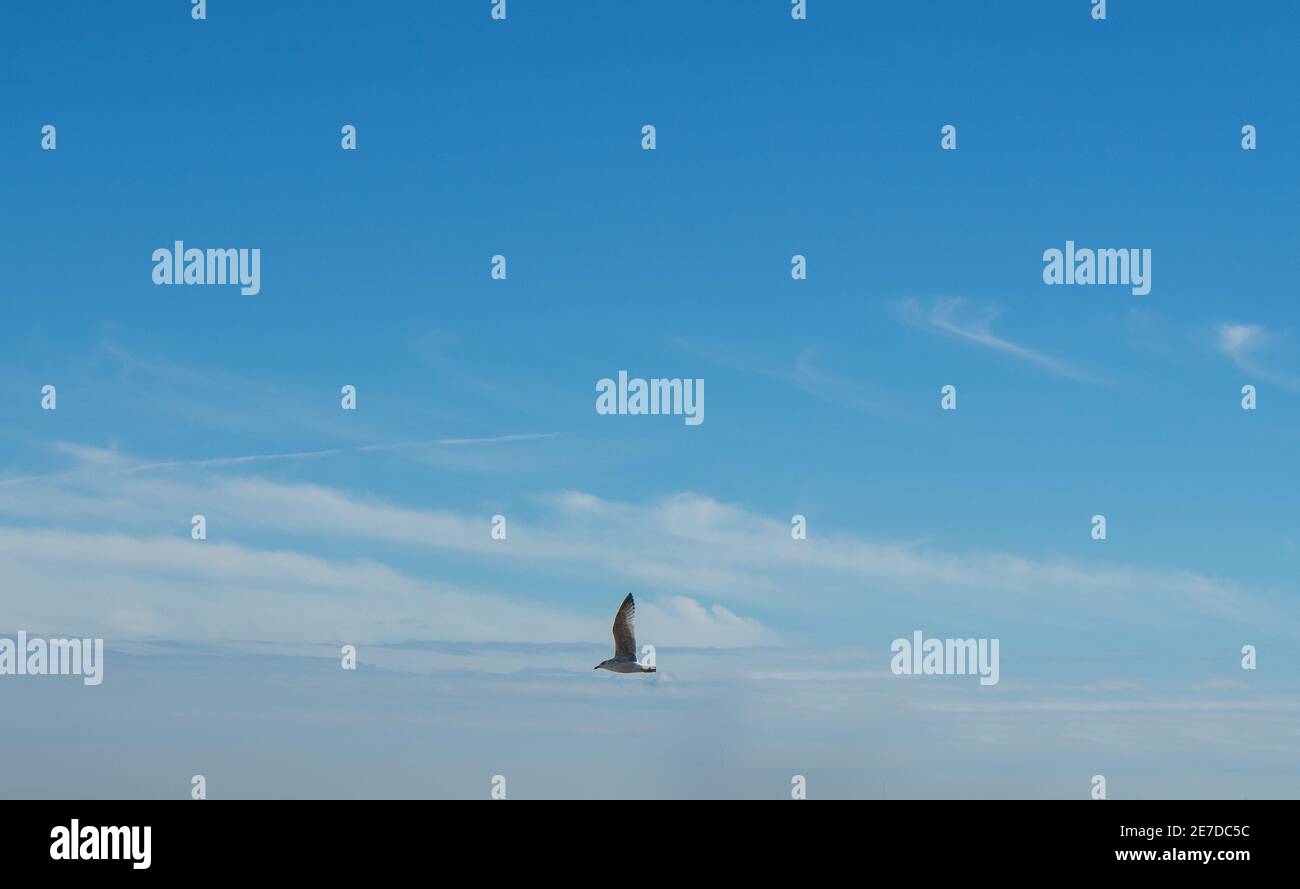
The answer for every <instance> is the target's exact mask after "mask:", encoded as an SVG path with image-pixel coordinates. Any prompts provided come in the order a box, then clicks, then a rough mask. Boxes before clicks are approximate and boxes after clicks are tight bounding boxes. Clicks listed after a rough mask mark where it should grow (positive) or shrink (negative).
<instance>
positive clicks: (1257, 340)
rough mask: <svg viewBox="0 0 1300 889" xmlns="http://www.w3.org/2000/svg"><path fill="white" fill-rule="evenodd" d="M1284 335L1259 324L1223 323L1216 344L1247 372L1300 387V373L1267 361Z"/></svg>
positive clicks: (1271, 381)
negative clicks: (1278, 367) (1277, 368)
mask: <svg viewBox="0 0 1300 889" xmlns="http://www.w3.org/2000/svg"><path fill="white" fill-rule="evenodd" d="M1279 339H1280V338H1279V337H1278V336H1277V335H1276V334H1274V333H1273V332H1272V331H1270V330H1268V329H1267V328H1266V327H1264V326H1262V325H1259V324H1235V323H1225V324H1220V325H1219V326H1218V327H1217V328H1215V332H1214V347H1215V349H1216V350H1217V351H1218V352H1219V353H1220V354H1222V355H1224V356H1226V357H1227V358H1228V359H1230V360H1231V361H1232V363H1233V364H1235V365H1237V367H1239V368H1240V369H1241V370H1244V371H1245V372H1246V373H1249V374H1253V375H1254V376H1256V377H1258V378H1259V379H1261V380H1264V381H1266V382H1269V383H1274V384H1276V385H1279V386H1282V387H1284V388H1287V389H1291V390H1294V391H1300V377H1297V376H1295V375H1294V374H1290V373H1286V372H1284V371H1278V370H1276V369H1275V368H1274V367H1273V366H1271V365H1269V364H1267V363H1266V361H1267V360H1268V356H1269V354H1270V352H1271V351H1272V349H1273V348H1274V346H1275V345H1276V344H1277V342H1278V340H1279Z"/></svg>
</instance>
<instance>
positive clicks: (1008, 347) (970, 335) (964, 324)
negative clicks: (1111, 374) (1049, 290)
mask: <svg viewBox="0 0 1300 889" xmlns="http://www.w3.org/2000/svg"><path fill="white" fill-rule="evenodd" d="M1000 314H1001V312H1000V310H998V309H996V308H995V307H992V306H980V307H970V306H969V304H968V303H967V301H966V300H965V299H963V298H962V297H949V298H946V299H940V300H935V301H934V302H931V303H930V304H928V305H926V304H923V303H922V302H921V301H920V300H918V299H916V298H908V299H905V300H903V301H902V302H901V303H900V304H899V309H898V315H899V318H900V319H901V320H902V321H903V322H904V323H906V324H910V325H911V326H913V327H916V328H918V329H920V330H926V331H929V332H930V333H937V334H941V335H943V336H949V337H953V338H955V339H959V340H963V341H964V342H968V343H973V344H974V345H977V346H984V347H985V348H988V349H993V350H995V351H998V352H1002V353H1004V354H1007V355H1011V356H1012V357H1014V358H1018V359H1020V360H1021V361H1027V362H1029V363H1030V364H1035V365H1037V366H1038V367H1041V368H1043V369H1044V370H1047V371H1049V372H1051V373H1054V374H1056V375H1057V376H1061V377H1065V378H1066V379H1070V380H1077V381H1079V382H1084V383H1095V382H1099V381H1098V380H1097V379H1096V378H1095V377H1094V376H1092V375H1091V374H1088V373H1085V372H1083V371H1081V370H1079V369H1077V368H1075V367H1073V366H1071V365H1070V364H1068V363H1066V362H1064V361H1062V360H1060V359H1058V358H1053V357H1052V356H1050V355H1046V354H1044V353H1042V352H1038V351H1036V350H1034V349H1031V348H1029V347H1028V346H1023V345H1021V344H1019V343H1016V342H1012V341H1011V340H1009V339H1006V338H1005V337H1001V336H998V335H997V334H995V333H994V332H993V322H994V320H996V319H997V317H998V316H999V315H1000Z"/></svg>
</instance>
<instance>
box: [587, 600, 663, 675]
mask: <svg viewBox="0 0 1300 889" xmlns="http://www.w3.org/2000/svg"><path fill="white" fill-rule="evenodd" d="M601 667H604V668H605V669H606V670H610V671H612V672H614V673H653V672H655V668H654V667H643V666H641V665H640V664H639V663H637V659H636V603H635V602H633V601H632V594H631V593H628V594H627V598H626V599H624V600H623V604H622V605H620V606H618V614H616V615H614V656H613V657H612V658H610V659H609V660H607V661H602V662H600V663H599V664H597V665H596V666H594V667H592V669H593V670H599V669H600V668H601Z"/></svg>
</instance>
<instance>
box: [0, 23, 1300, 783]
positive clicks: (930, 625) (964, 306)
mask: <svg viewBox="0 0 1300 889" xmlns="http://www.w3.org/2000/svg"><path fill="white" fill-rule="evenodd" d="M490 5H491V4H490V3H489V2H487V0H483V2H469V0H465V2H456V3H452V2H446V3H438V4H420V3H397V2H395V3H386V4H380V5H378V6H374V5H371V6H366V5H362V4H345V3H316V4H261V3H252V2H236V0H224V2H223V0H213V2H211V3H210V4H209V10H208V20H207V21H204V22H195V21H192V20H191V19H190V17H189V12H188V8H187V7H188V4H186V3H181V2H147V3H138V4H120V3H110V4H86V5H84V8H82V7H78V8H75V9H73V8H62V7H57V6H49V5H39V4H25V5H23V6H22V7H20V8H18V9H16V10H13V11H12V12H11V13H10V15H9V19H10V27H8V28H6V38H7V39H4V44H3V48H4V50H5V52H4V53H3V54H0V57H2V58H3V59H4V61H3V62H0V64H2V65H4V66H6V68H7V70H5V72H4V73H5V82H7V83H9V84H10V85H11V88H10V89H9V90H6V96H5V106H6V121H7V124H6V126H5V127H4V128H3V133H2V136H0V168H3V170H4V175H3V176H0V203H2V204H3V206H4V207H5V209H6V210H7V212H5V213H3V214H0V238H3V240H4V243H5V245H6V249H5V256H6V262H5V270H6V275H5V279H4V284H3V287H2V288H0V297H2V298H3V306H4V319H5V322H6V323H5V324H3V325H0V563H3V573H4V575H5V576H6V577H7V581H6V583H5V584H4V585H3V589H0V605H2V606H3V607H0V633H6V634H10V635H12V634H13V633H15V632H17V631H18V630H20V629H25V630H28V631H29V632H32V633H45V634H50V635H61V634H69V635H78V636H82V635H87V634H93V635H100V636H103V637H104V638H105V640H106V646H107V647H108V649H109V652H110V659H109V662H108V664H107V667H106V676H107V678H106V681H105V683H104V684H103V685H102V686H98V687H95V688H85V689H83V688H81V687H79V686H78V687H71V686H66V684H60V681H59V680H54V679H44V680H35V679H30V678H29V679H26V680H20V679H18V678H14V677H11V678H7V679H6V680H5V681H4V682H3V683H0V694H3V695H4V696H5V698H6V699H9V700H12V701H13V702H15V704H16V706H15V707H5V708H2V709H0V727H3V726H4V725H5V724H11V725H25V724H33V721H34V720H35V721H36V722H35V724H50V721H52V720H56V717H57V714H60V713H62V714H65V715H66V714H68V713H72V714H94V716H93V720H94V723H93V726H94V727H91V728H87V729H86V731H85V732H84V733H82V734H80V735H78V736H77V737H75V738H69V739H65V741H64V744H66V745H67V749H62V748H60V747H53V746H50V745H48V744H46V742H45V741H44V740H43V739H38V738H36V737H31V738H30V739H29V740H26V741H23V742H21V744H20V749H19V754H20V755H18V756H14V757H9V758H7V761H6V763H4V764H0V779H3V780H0V786H4V787H8V788H11V791H10V793H12V794H13V795H32V796H40V795H48V794H53V795H115V796H134V795H156V796H168V795H180V794H184V793H188V783H189V776H190V775H191V774H195V773H204V774H206V775H207V776H208V779H209V782H210V787H211V788H212V789H211V793H212V795H213V796H219V795H225V796H236V795H242V796H304V795H305V796H331V795H357V796H364V795H367V794H377V795H385V796H387V795H454V796H483V795H486V792H487V789H488V781H489V779H490V777H491V775H493V774H497V773H502V774H505V775H506V776H507V777H508V778H510V777H511V776H513V775H518V776H519V777H518V780H516V781H514V782H513V783H512V785H511V786H512V788H513V792H514V794H516V795H521V796H522V795H535V796H569V795H576V796H588V795H610V794H617V793H623V794H628V795H671V796H682V795H685V796H709V795H744V796H765V795H767V796H773V795H775V796H781V795H786V794H787V793H788V786H789V775H790V774H794V773H803V774H808V775H810V776H818V777H817V780H814V781H813V783H812V784H811V787H810V796H817V795H820V796H834V795H850V796H851V795H864V796H892V797H901V796H912V795H921V796H929V795H939V796H944V795H950V796H1079V797H1082V796H1084V795H1085V794H1086V793H1087V791H1088V789H1089V788H1088V780H1089V778H1090V776H1091V775H1093V774H1096V773H1105V774H1107V775H1108V780H1109V781H1110V792H1111V794H1112V795H1113V796H1116V797H1121V796H1128V797H1139V796H1171V795H1174V796H1177V795H1191V796H1198V795H1211V796H1261V795H1283V796H1294V795H1296V794H1297V793H1300V773H1297V771H1296V769H1295V766H1294V763H1295V753H1296V752H1297V748H1298V747H1300V713H1298V712H1297V704H1296V703H1295V702H1296V700H1297V695H1296V691H1297V685H1296V680H1295V677H1296V671H1297V668H1300V657H1297V656H1296V655H1295V653H1294V652H1295V650H1296V641H1297V640H1296V637H1297V635H1300V619H1298V618H1300V615H1298V614H1297V608H1296V604H1295V597H1296V592H1297V590H1296V583H1295V577H1296V575H1297V568H1300V549H1298V548H1297V545H1298V543H1300V519H1297V517H1296V513H1295V509H1294V501H1295V492H1296V490H1297V488H1298V485H1297V474H1298V470H1297V467H1296V461H1295V454H1296V452H1297V446H1298V445H1300V358H1297V351H1296V344H1297V337H1300V331H1298V330H1297V310H1296V308H1295V306H1296V295H1297V294H1296V284H1295V275H1294V271H1293V269H1292V263H1293V257H1294V256H1295V255H1296V254H1297V248H1298V247H1300V243H1298V242H1300V236H1298V235H1297V229H1296V227H1295V224H1294V215H1295V207H1296V206H1297V198H1300V193H1298V192H1300V187H1298V185H1297V179H1296V176H1295V163H1294V158H1295V156H1296V146H1297V145H1300V108H1297V99H1296V96H1295V91H1294V89H1293V86H1292V85H1293V84H1294V83H1296V82H1297V77H1296V75H1297V71H1296V67H1297V63H1296V61H1295V58H1294V53H1293V47H1292V46H1290V44H1289V42H1288V41H1287V40H1286V39H1285V35H1287V34H1290V33H1294V30H1295V28H1296V26H1297V24H1300V13H1297V12H1296V11H1295V9H1294V7H1293V4H1286V3H1282V2H1245V3H1239V4H1234V5H1233V6H1231V7H1230V8H1229V7H1225V8H1212V5H1210V4H1206V5H1205V8H1204V9H1195V8H1189V7H1187V6H1186V5H1183V4H1173V3H1142V4H1137V3H1126V2H1111V3H1110V4H1109V15H1108V18H1107V20H1106V21H1104V22H1096V21H1093V20H1092V19H1091V18H1090V17H1089V4H1088V3H1087V2H1086V0H1058V2H1054V3H1051V4H1043V3H1039V2H1004V3H1000V4H996V5H995V6H992V7H991V6H989V5H987V4H975V3H957V2H944V3H938V2H935V3H920V4H887V3H874V2H873V3H849V2H831V0H810V3H809V15H808V20H807V21H803V22H795V21H792V20H791V18H790V16H789V13H788V11H787V10H788V5H789V4H787V3H785V2H783V0H764V2H762V3H755V2H715V3H697V2H686V0H662V2H658V3H654V4H618V5H615V4H599V3H595V2H576V3H565V4H559V3H543V2H539V0H510V2H509V17H508V19H507V20H506V21H505V22H494V21H492V20H491V18H490V17H489V14H488V10H489V7H490ZM0 39H2V38H0ZM45 124H53V125H55V126H56V127H57V131H58V148H57V150H55V151H52V152H51V151H42V150H41V149H40V129H41V127H42V126H43V125H45ZM344 124H352V125H354V126H356V127H357V134H358V135H357V139H358V150H356V151H343V150H341V149H340V145H339V139H340V136H339V130H340V127H341V126H342V125H344ZM644 124H653V125H654V126H655V127H656V128H657V138H658V147H657V149H656V150H655V151H654V152H646V151H642V150H641V148H640V137H641V127H642V125H644ZM944 124H954V125H956V126H957V128H958V149H957V150H956V151H952V152H947V151H942V150H940V147H939V130H940V127H942V126H943V125H944ZM1245 124H1252V125H1254V126H1256V127H1257V128H1258V134H1259V147H1258V150H1255V151H1250V152H1248V151H1243V150H1242V149H1241V146H1240V140H1241V134H1240V131H1241V127H1242V126H1243V125H1245ZM1067 239H1070V240H1074V241H1076V242H1077V243H1078V244H1079V245H1081V246H1092V247H1116V248H1118V247H1138V248H1149V249H1151V251H1152V254H1153V283H1152V289H1151V293H1150V294H1148V295H1146V296H1142V297H1137V296H1133V295H1131V294H1130V293H1129V290H1128V288H1123V287H1047V286H1045V285H1044V284H1043V280H1042V269H1043V263H1042V259H1041V256H1042V253H1043V251H1044V250H1046V249H1048V248H1052V247H1056V248H1061V247H1063V246H1064V244H1065V241H1066V240H1067ZM175 240H184V241H186V243H187V244H188V245H191V246H198V247H257V248H260V250H261V253H262V268H261V271H262V289H261V292H260V293H259V294H258V295H257V296H248V297H246V296H241V295H240V294H239V293H238V290H237V289H235V288H224V287H160V286H155V285H153V283H152V281H151V272H152V268H153V264H152V262H151V260H150V256H151V254H152V252H153V251H154V250H155V249H156V248H159V247H170V245H171V244H172V242H173V241H175ZM498 253H499V254H504V255H505V256H506V257H507V260H508V268H509V278H508V280H506V281H494V280H491V278H490V277H489V274H488V272H489V265H490V259H491V257H492V256H493V255H494V254H498ZM795 253H800V254H804V255H806V256H807V258H808V279H807V280H804V281H794V280H792V279H791V277H790V257H791V255H792V254H795ZM620 369H627V370H628V371H629V372H630V373H631V374H632V375H634V376H636V375H639V376H645V377H651V376H674V377H678V376H679V377H689V378H703V379H704V380H705V381H706V384H707V385H706V392H707V397H706V420H705V422H704V423H703V424H702V425H700V426H698V427H688V426H685V425H684V424H683V423H682V422H681V419H680V418H675V417H629V416H623V417H614V416H600V415H597V414H596V412H595V410H594V408H593V405H594V395H595V389H594V387H595V383H596V381H597V380H598V379H600V378H602V377H607V376H614V375H616V373H617V372H618V371H619V370H620ZM46 384H53V385H56V386H57V387H58V410H57V411H55V412H48V411H42V410H41V409H40V390H41V387H42V386H43V385H46ZM344 384H352V385H355V386H356V387H357V389H358V403H359V407H358V410H357V411H355V412H344V411H342V410H341V409H340V407H339V395H338V393H339V388H340V387H341V386H342V385H344ZM946 384H951V385H955V386H956V387H957V389H958V393H959V394H958V399H959V401H958V404H959V406H958V410H956V411H955V412H945V411H941V410H940V408H939V389H940V387H941V386H943V385H946ZM1245 384H1252V385H1255V386H1257V387H1258V392H1259V409H1258V410H1257V411H1254V412H1247V411H1243V410H1242V409H1241V407H1240V398H1241V396H1240V389H1241V387H1242V386H1243V385H1245ZM291 455H300V456H291ZM244 457H258V458H259V459H256V460H238V461H236V460H232V459H229V458H244ZM194 513H203V514H205V515H206V516H207V518H208V522H209V537H208V540H206V541H203V542H196V541H192V540H191V539H190V537H189V518H190V516H191V515H193V514H194ZM496 513H501V514H504V515H506V516H507V519H508V521H509V539H508V540H506V541H492V540H490V538H489V536H488V530H489V524H488V522H489V518H490V517H491V516H492V515H493V514H496ZM795 513H799V514H804V515H806V516H807V517H808V527H809V538H808V540H806V541H793V540H791V539H790V535H789V533H788V527H789V521H790V517H791V516H792V515H793V514H795ZM1095 513H1102V514H1105V515H1106V517H1107V521H1108V539H1107V540H1106V541H1104V542H1097V541H1094V540H1092V539H1091V537H1090V535H1089V530H1090V525H1089V519H1090V517H1091V516H1092V515H1093V514H1095ZM629 590H630V591H633V592H634V593H635V594H636V596H637V600H638V604H639V626H638V630H639V636H640V641H642V642H644V643H651V644H654V645H655V646H656V648H657V650H658V659H659V670H660V672H659V673H658V674H657V675H656V676H655V677H653V678H651V677H641V676H636V677H632V676H613V675H608V674H605V673H603V672H601V673H593V672H592V671H591V669H590V667H591V665H593V664H595V663H597V662H598V661H599V660H602V659H604V658H605V657H608V651H607V649H608V648H609V634H608V633H609V631H608V627H609V623H610V620H611V619H612V616H613V613H614V610H615V609H616V608H617V605H618V603H619V601H620V600H621V599H622V596H623V595H624V594H625V593H626V592H627V591H629ZM914 629H922V630H924V631H926V633H927V634H929V635H934V636H960V637H963V638H965V637H996V638H1000V639H1001V640H1002V648H1001V651H1002V665H1001V674H1002V681H1001V682H1000V683H999V685H998V686H996V687H991V688H981V687H980V686H979V685H978V684H977V683H975V682H974V681H973V680H971V679H969V678H967V677H942V678H923V677H896V676H892V675H890V673H889V671H888V664H889V644H890V641H891V640H893V639H894V638H896V637H900V636H909V635H910V633H911V632H912V631H913V630H914ZM341 642H355V643H356V644H358V645H359V646H360V659H361V664H362V668H361V669H360V670H358V671H357V672H356V673H355V674H348V673H344V672H343V671H341V670H340V669H339V668H338V659H337V651H338V647H339V644H340V643H341ZM1248 643H1249V644H1254V645H1256V646H1257V647H1258V649H1259V651H1260V668H1259V670H1257V671H1255V672H1253V673H1252V672H1246V671H1243V670H1241V669H1240V666H1239V660H1240V654H1239V652H1240V648H1241V646H1242V645H1244V644H1248ZM381 704H382V706H381ZM232 726H239V727H242V728H241V729H240V731H246V734H243V735H239V734H238V732H237V730H236V729H234V728H232ZM228 732H235V735H234V736H232V737H235V736H237V737H240V738H244V739H245V740H246V741H248V739H250V738H252V739H255V740H256V741H257V743H252V741H248V743H247V744H243V743H237V742H235V741H232V740H231V738H225V739H224V740H223V734H224V733H228ZM248 733H251V734H248ZM601 737H605V738H618V739H620V740H621V741H622V742H623V744H624V746H623V747H622V748H621V749H624V750H634V751H639V752H640V753H641V754H642V755H641V758H640V759H639V763H640V764H639V765H638V766H636V767H629V766H627V765H626V764H625V763H624V762H623V760H622V758H621V757H619V756H615V755H612V754H609V755H606V754H603V753H602V754H597V753H594V752H593V743H592V739H593V738H601ZM160 738H166V739H167V742H166V744H163V743H161V742H160V740H159V739H160ZM395 738H404V739H405V740H404V741H401V742H399V741H398V740H395ZM417 741H418V742H419V743H416V742H417ZM399 748H400V749H399ZM105 751H112V752H113V757H112V761H113V762H115V763H119V764H120V767H119V768H118V769H117V770H116V771H106V770H103V769H100V768H94V767H92V766H91V765H89V764H93V763H95V762H97V761H98V757H100V756H103V755H106V754H105ZM288 762H292V763H294V766H293V769H292V770H289V769H287V768H286V763H288ZM178 776H179V777H178ZM417 776H418V777H417Z"/></svg>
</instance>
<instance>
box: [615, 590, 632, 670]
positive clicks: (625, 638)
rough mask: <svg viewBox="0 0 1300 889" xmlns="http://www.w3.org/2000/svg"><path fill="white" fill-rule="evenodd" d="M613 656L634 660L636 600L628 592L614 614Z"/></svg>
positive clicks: (619, 658)
mask: <svg viewBox="0 0 1300 889" xmlns="http://www.w3.org/2000/svg"><path fill="white" fill-rule="evenodd" d="M614 657H615V658H616V659H618V660H624V659H627V660H636V602H633V601H632V594H631V593H628V594H627V598H626V599H624V600H623V604H622V605H620V606H619V607H618V614H616V615H615V616H614Z"/></svg>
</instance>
